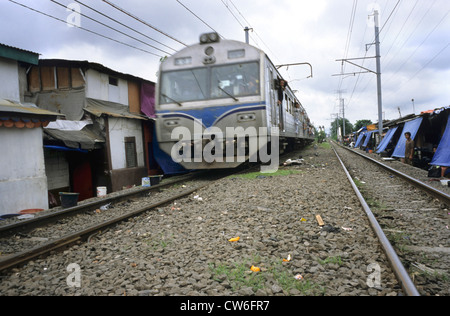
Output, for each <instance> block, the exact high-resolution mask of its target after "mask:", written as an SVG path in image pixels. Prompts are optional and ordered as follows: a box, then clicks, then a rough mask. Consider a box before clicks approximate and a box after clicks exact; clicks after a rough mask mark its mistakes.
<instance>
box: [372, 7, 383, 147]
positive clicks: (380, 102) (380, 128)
mask: <svg viewBox="0 0 450 316" xmlns="http://www.w3.org/2000/svg"><path fill="white" fill-rule="evenodd" d="M378 15H379V13H378V10H375V13H374V18H375V50H376V56H375V57H376V60H377V90H378V91H377V92H378V93H377V94H378V132H379V135H380V142H381V140H382V139H383V99H382V95H381V53H380V25H379V21H378Z"/></svg>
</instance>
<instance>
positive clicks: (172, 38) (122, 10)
mask: <svg viewBox="0 0 450 316" xmlns="http://www.w3.org/2000/svg"><path fill="white" fill-rule="evenodd" d="M102 1H103V2H105V3H106V4H108V5H110V6H111V7H113V8H114V9H116V10H118V11H120V12H122V13H124V14H126V15H128V16H129V17H131V18H133V19H135V20H136V21H138V22H140V23H142V24H144V25H146V26H148V27H149V28H151V29H153V30H155V31H157V32H159V33H161V34H162V35H164V36H166V37H168V38H170V39H171V40H173V41H175V42H178V43H179V44H181V45H183V46H188V45H187V44H185V43H183V42H182V41H180V40H179V39H176V38H175V37H173V36H171V35H169V34H167V33H166V32H164V31H162V30H160V29H159V28H157V27H156V26H153V25H151V24H150V23H148V22H146V21H144V20H142V19H141V18H139V17H137V16H136V15H134V14H132V13H130V12H128V11H126V10H125V9H123V8H121V7H119V6H118V5H116V4H114V3H112V2H111V1H108V0H102Z"/></svg>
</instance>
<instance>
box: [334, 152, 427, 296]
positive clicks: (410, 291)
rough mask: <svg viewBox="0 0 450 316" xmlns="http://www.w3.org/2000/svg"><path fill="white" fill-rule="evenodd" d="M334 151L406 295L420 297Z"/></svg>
mask: <svg viewBox="0 0 450 316" xmlns="http://www.w3.org/2000/svg"><path fill="white" fill-rule="evenodd" d="M333 151H334V153H335V155H336V157H337V159H338V160H339V162H340V164H341V166H342V168H343V169H344V172H345V174H346V176H347V179H348V181H349V182H350V184H351V186H352V188H353V190H354V191H355V193H356V195H357V197H358V200H359V202H360V203H361V206H362V207H363V209H364V211H365V212H366V215H367V217H368V219H369V222H370V225H371V227H372V229H373V231H374V232H375V234H376V236H377V238H378V240H379V241H380V243H381V247H382V248H383V251H384V252H385V254H386V256H387V259H388V261H389V263H390V264H391V267H392V270H393V271H394V274H395V276H396V277H397V280H398V282H399V283H400V284H401V286H402V288H403V291H404V292H405V293H406V295H407V296H420V294H419V292H418V291H417V289H416V287H415V285H414V283H413V282H412V280H411V278H410V277H409V274H408V272H407V271H406V269H405V267H404V266H403V264H402V262H401V261H400V259H399V257H398V256H397V253H396V252H395V250H394V248H393V247H392V245H391V243H390V242H389V240H388V238H387V237H386V235H385V234H384V232H383V229H382V228H381V226H380V224H379V223H378V221H377V220H376V218H375V216H374V215H373V213H372V210H371V209H370V207H369V205H368V204H367V202H366V200H365V199H364V197H363V196H362V194H361V192H360V191H359V189H358V188H357V186H356V184H355V182H354V181H353V179H352V177H351V176H350V173H349V172H348V170H347V168H346V167H345V165H344V163H343V162H342V160H341V158H340V157H339V154H338V153H337V151H336V150H335V148H334V147H333Z"/></svg>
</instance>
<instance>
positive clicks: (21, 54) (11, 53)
mask: <svg viewBox="0 0 450 316" xmlns="http://www.w3.org/2000/svg"><path fill="white" fill-rule="evenodd" d="M0 57H4V58H9V59H13V60H17V61H22V62H26V63H29V64H32V65H37V64H38V63H39V54H38V53H35V52H31V51H28V50H25V49H21V48H17V47H13V46H9V45H5V44H1V43H0Z"/></svg>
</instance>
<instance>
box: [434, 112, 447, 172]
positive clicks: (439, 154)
mask: <svg viewBox="0 0 450 316" xmlns="http://www.w3.org/2000/svg"><path fill="white" fill-rule="evenodd" d="M431 165H433V166H441V167H450V114H449V117H448V121H447V127H446V128H445V132H444V135H442V139H441V142H440V143H439V146H438V148H437V150H436V153H435V154H434V157H433V161H432V162H431Z"/></svg>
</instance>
